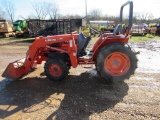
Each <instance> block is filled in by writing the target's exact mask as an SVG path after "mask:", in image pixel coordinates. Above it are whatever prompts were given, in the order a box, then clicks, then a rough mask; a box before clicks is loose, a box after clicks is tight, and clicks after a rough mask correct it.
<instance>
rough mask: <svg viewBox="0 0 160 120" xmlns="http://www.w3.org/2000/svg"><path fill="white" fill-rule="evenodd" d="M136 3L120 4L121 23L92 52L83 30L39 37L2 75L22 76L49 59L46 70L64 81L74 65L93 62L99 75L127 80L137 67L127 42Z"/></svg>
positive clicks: (52, 77)
mask: <svg viewBox="0 0 160 120" xmlns="http://www.w3.org/2000/svg"><path fill="white" fill-rule="evenodd" d="M126 5H129V6H130V8H129V24H128V26H126V27H125V26H122V23H123V19H122V18H123V8H124V7H125V6H126ZM132 17H133V2H132V1H128V2H126V3H125V4H123V5H122V6H121V10H120V23H119V24H118V25H117V26H116V27H115V29H114V32H113V33H104V34H102V36H101V37H99V39H98V40H97V42H96V43H95V44H94V46H93V48H92V50H91V51H88V52H87V51H86V47H87V45H88V43H89V41H90V39H91V37H85V36H84V35H83V33H80V34H77V33H76V32H75V33H71V34H64V35H54V36H47V37H42V36H40V37H37V38H35V41H34V42H33V44H32V45H31V46H30V47H29V50H28V51H27V55H26V57H25V58H23V59H21V60H17V61H15V62H13V63H10V64H9V65H8V67H7V68H6V70H5V71H4V73H3V74H2V76H3V77H6V78H10V79H14V80H17V79H20V78H22V77H23V76H24V75H26V74H27V73H29V72H30V71H32V69H33V68H34V67H35V66H36V65H37V64H41V63H42V61H46V63H45V65H44V71H45V74H46V76H47V77H48V78H49V79H51V80H53V81H61V80H64V79H65V78H66V77H67V75H68V73H69V69H70V67H71V66H72V67H73V68H76V67H77V66H78V65H88V64H92V65H95V66H96V70H97V72H98V74H99V75H100V76H102V77H103V78H104V79H106V80H108V81H112V80H114V81H121V80H124V79H128V78H129V77H130V76H131V75H132V74H134V72H135V69H136V68H137V58H136V54H135V53H134V52H133V51H132V50H131V48H130V47H129V46H128V45H127V43H128V40H129V38H130V37H131V36H130V29H131V27H132Z"/></svg>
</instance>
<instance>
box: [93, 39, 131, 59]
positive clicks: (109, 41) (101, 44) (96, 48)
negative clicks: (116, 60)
mask: <svg viewBox="0 0 160 120" xmlns="http://www.w3.org/2000/svg"><path fill="white" fill-rule="evenodd" d="M128 39H129V38H126V37H125V38H120V37H117V38H108V37H101V38H100V39H99V40H98V41H97V42H99V44H97V45H96V46H95V45H94V47H93V49H92V51H93V55H92V59H93V61H95V60H96V57H97V54H98V52H99V51H100V50H101V49H102V48H103V47H104V46H106V45H108V44H112V43H116V42H121V43H127V42H128ZM100 41H101V42H100Z"/></svg>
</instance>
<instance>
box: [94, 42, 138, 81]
mask: <svg viewBox="0 0 160 120" xmlns="http://www.w3.org/2000/svg"><path fill="white" fill-rule="evenodd" d="M137 61H138V60H137V57H136V55H135V53H134V52H133V51H132V50H131V49H130V47H128V46H125V45H124V44H122V43H112V44H109V45H107V46H105V47H104V48H102V49H101V51H100V52H99V54H98V56H97V60H96V69H97V72H98V73H99V74H100V75H101V76H102V77H103V78H104V79H106V80H107V81H110V82H116V81H123V80H125V79H129V78H130V76H131V75H133V74H134V72H135V70H136V68H137Z"/></svg>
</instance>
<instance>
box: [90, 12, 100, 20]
mask: <svg viewBox="0 0 160 120" xmlns="http://www.w3.org/2000/svg"><path fill="white" fill-rule="evenodd" d="M101 16H102V14H101V10H99V9H92V10H91V11H90V12H89V18H90V19H92V20H98V19H101Z"/></svg>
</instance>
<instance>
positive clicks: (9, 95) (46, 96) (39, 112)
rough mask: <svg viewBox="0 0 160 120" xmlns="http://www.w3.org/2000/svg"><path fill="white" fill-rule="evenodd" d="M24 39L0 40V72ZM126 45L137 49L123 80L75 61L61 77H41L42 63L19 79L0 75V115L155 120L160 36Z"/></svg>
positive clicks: (159, 107) (159, 113) (24, 45)
mask: <svg viewBox="0 0 160 120" xmlns="http://www.w3.org/2000/svg"><path fill="white" fill-rule="evenodd" d="M0 40H1V39H0ZM30 44H31V43H30V42H29V43H28V42H23V41H22V42H14V41H9V40H8V42H5V43H3V44H2V43H1V44H0V75H1V74H2V72H3V71H4V69H5V67H6V66H7V65H8V63H9V62H12V61H15V60H17V59H20V58H23V57H25V54H26V51H27V49H28V45H30ZM129 45H130V46H131V47H132V48H133V49H134V50H135V51H136V52H138V51H139V52H140V54H138V55H137V57H138V59H139V61H138V69H137V70H136V73H135V75H134V76H132V77H131V78H130V79H129V80H125V81H124V82H121V83H115V84H113V85H107V84H106V82H105V81H104V80H103V79H102V78H101V77H99V76H98V75H97V72H96V70H95V69H94V67H93V68H90V69H85V68H82V67H81V66H79V67H78V68H76V69H73V68H72V69H70V74H69V76H68V77H67V78H66V80H65V81H63V82H52V81H50V80H49V79H48V78H46V76H45V75H44V73H43V64H41V65H39V66H37V69H35V71H34V72H32V73H30V74H28V75H27V76H25V77H24V78H22V79H21V80H19V81H15V82H12V81H10V80H8V79H5V78H2V77H0V119H5V120H16V119H18V120H21V119H23V120H25V119H27V120H28V119H36V120H37V119H39V120H44V119H47V120H50V119H54V120H61V119H62V120H72V119H73V120H89V119H90V120H106V119H115V120H117V119H133V120H137V119H139V120H144V119H152V120H154V119H155V120H157V119H160V104H159V103H160V62H159V61H160V53H159V52H160V41H149V42H141V43H129Z"/></svg>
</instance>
